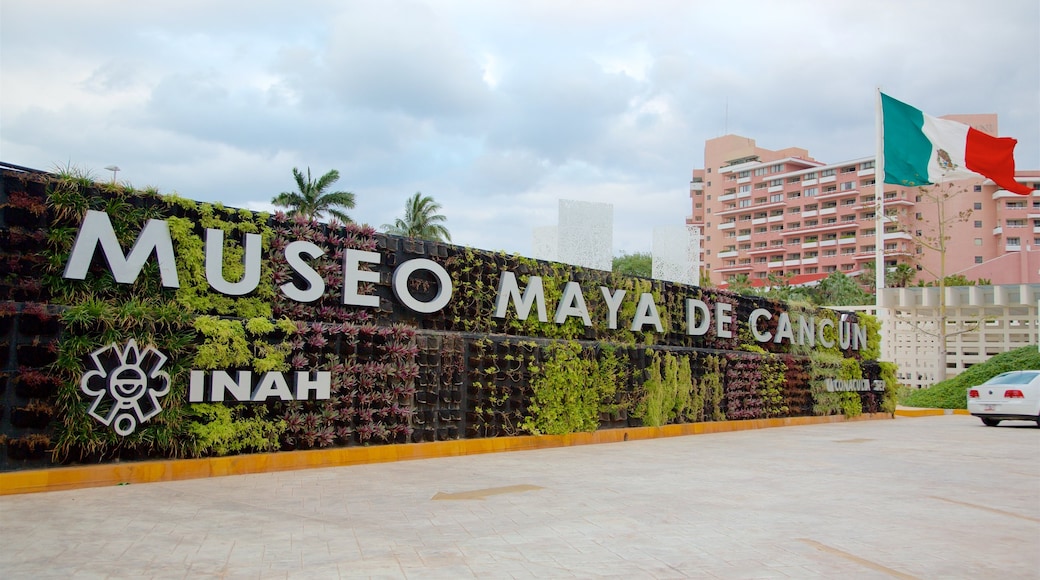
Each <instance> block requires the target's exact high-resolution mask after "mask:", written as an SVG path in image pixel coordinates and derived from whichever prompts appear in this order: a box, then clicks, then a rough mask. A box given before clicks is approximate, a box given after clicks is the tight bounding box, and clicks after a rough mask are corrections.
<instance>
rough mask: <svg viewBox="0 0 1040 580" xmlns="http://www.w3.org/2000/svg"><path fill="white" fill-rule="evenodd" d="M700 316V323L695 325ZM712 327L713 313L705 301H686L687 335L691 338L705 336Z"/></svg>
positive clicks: (690, 299)
mask: <svg viewBox="0 0 1040 580" xmlns="http://www.w3.org/2000/svg"><path fill="white" fill-rule="evenodd" d="M698 314H700V322H699V323H697V324H694V322H695V321H696V320H697V315H698ZM710 325H711V312H709V311H708V305H707V304H705V303H704V301H703V300H696V299H694V298H689V299H687V300H686V334H688V335H690V336H704V335H705V334H708V327H709V326H710Z"/></svg>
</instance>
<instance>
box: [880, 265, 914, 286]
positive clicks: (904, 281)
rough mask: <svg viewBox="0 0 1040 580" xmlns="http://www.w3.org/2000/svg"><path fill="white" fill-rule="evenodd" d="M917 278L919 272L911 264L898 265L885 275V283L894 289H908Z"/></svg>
mask: <svg viewBox="0 0 1040 580" xmlns="http://www.w3.org/2000/svg"><path fill="white" fill-rule="evenodd" d="M916 276H917V271H916V270H914V267H913V266H911V265H910V264H896V267H895V269H894V270H891V271H889V272H888V273H886V274H885V281H886V282H888V285H889V286H891V287H893V288H906V287H907V286H909V285H910V283H911V282H913V281H914V278H915V277H916Z"/></svg>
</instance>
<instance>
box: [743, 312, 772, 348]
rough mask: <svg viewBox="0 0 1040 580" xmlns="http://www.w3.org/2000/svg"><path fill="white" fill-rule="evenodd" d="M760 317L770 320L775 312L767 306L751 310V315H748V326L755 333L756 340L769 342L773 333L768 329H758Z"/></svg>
mask: <svg viewBox="0 0 1040 580" xmlns="http://www.w3.org/2000/svg"><path fill="white" fill-rule="evenodd" d="M759 318H765V319H766V320H769V319H771V318H773V314H772V313H771V312H769V311H768V310H766V309H765V308H756V309H754V310H752V311H751V316H749V317H748V326H749V327H751V334H752V335H754V337H755V340H757V341H758V342H769V339H771V338H773V333H772V332H769V331H768V330H767V331H765V332H761V331H759V330H758V319H759Z"/></svg>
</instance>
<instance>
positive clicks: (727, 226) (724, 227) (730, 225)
mask: <svg viewBox="0 0 1040 580" xmlns="http://www.w3.org/2000/svg"><path fill="white" fill-rule="evenodd" d="M735 227H737V222H724V223H721V224H719V229H720V230H732V229H733V228H735Z"/></svg>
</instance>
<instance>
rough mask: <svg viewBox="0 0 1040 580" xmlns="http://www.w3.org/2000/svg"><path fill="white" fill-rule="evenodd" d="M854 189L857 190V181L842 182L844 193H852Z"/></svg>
mask: <svg viewBox="0 0 1040 580" xmlns="http://www.w3.org/2000/svg"><path fill="white" fill-rule="evenodd" d="M853 189H856V182H855V181H845V182H842V184H841V190H842V191H852V190H853Z"/></svg>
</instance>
